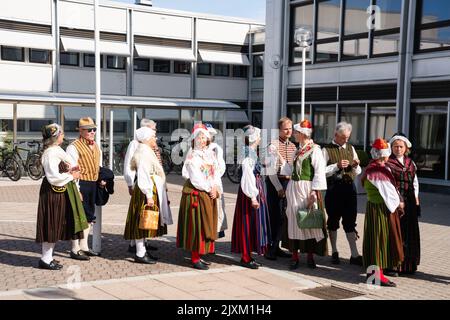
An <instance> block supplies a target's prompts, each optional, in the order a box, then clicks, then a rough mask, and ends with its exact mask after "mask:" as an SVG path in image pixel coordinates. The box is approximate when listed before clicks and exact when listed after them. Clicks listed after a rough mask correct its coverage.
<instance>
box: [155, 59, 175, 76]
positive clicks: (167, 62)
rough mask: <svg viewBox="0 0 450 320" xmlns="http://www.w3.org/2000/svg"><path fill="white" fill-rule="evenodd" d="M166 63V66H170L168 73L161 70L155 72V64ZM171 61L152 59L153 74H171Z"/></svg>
mask: <svg viewBox="0 0 450 320" xmlns="http://www.w3.org/2000/svg"><path fill="white" fill-rule="evenodd" d="M157 61H158V62H164V63H165V64H168V66H169V70H168V71H161V70H158V71H156V70H155V62H157ZM171 69H172V68H171V61H170V60H167V59H152V72H154V73H164V74H167V73H171Z"/></svg>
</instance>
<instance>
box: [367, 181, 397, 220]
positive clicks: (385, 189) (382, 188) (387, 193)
mask: <svg viewBox="0 0 450 320" xmlns="http://www.w3.org/2000/svg"><path fill="white" fill-rule="evenodd" d="M367 180H369V182H370V183H372V184H373V185H374V186H375V188H377V189H378V192H379V193H380V195H381V197H382V198H383V200H384V203H385V204H386V207H387V208H388V209H389V211H390V212H394V211H395V210H396V209H397V208H398V206H399V205H400V196H399V194H398V192H397V188H396V187H395V186H394V185H393V184H392V183H391V182H389V181H380V180H371V179H370V178H369V177H367Z"/></svg>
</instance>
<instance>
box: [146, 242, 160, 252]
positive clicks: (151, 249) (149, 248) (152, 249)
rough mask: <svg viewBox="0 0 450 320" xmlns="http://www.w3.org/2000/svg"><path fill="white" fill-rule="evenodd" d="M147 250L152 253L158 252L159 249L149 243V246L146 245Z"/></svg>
mask: <svg viewBox="0 0 450 320" xmlns="http://www.w3.org/2000/svg"><path fill="white" fill-rule="evenodd" d="M145 249H146V250H150V251H156V250H158V248H157V247H154V246H152V245H150V244H149V243H147V244H146V245H145Z"/></svg>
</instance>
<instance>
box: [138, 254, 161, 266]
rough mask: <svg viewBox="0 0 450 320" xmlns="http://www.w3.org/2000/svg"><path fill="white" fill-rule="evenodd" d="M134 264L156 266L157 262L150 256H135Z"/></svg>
mask: <svg viewBox="0 0 450 320" xmlns="http://www.w3.org/2000/svg"><path fill="white" fill-rule="evenodd" d="M134 262H137V263H143V264H155V263H156V261H155V260H152V259H151V258H150V257H148V255H147V254H146V255H144V256H143V257H142V258H141V257H138V256H136V255H135V256H134Z"/></svg>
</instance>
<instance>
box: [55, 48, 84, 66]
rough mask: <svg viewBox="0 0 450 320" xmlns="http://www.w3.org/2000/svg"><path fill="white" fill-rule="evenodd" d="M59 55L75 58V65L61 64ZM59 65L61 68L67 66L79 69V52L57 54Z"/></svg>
mask: <svg viewBox="0 0 450 320" xmlns="http://www.w3.org/2000/svg"><path fill="white" fill-rule="evenodd" d="M61 55H68V56H76V57H77V63H76V64H72V63H62V59H61ZM59 64H60V65H61V66H69V67H79V66H80V53H79V52H60V53H59Z"/></svg>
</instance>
